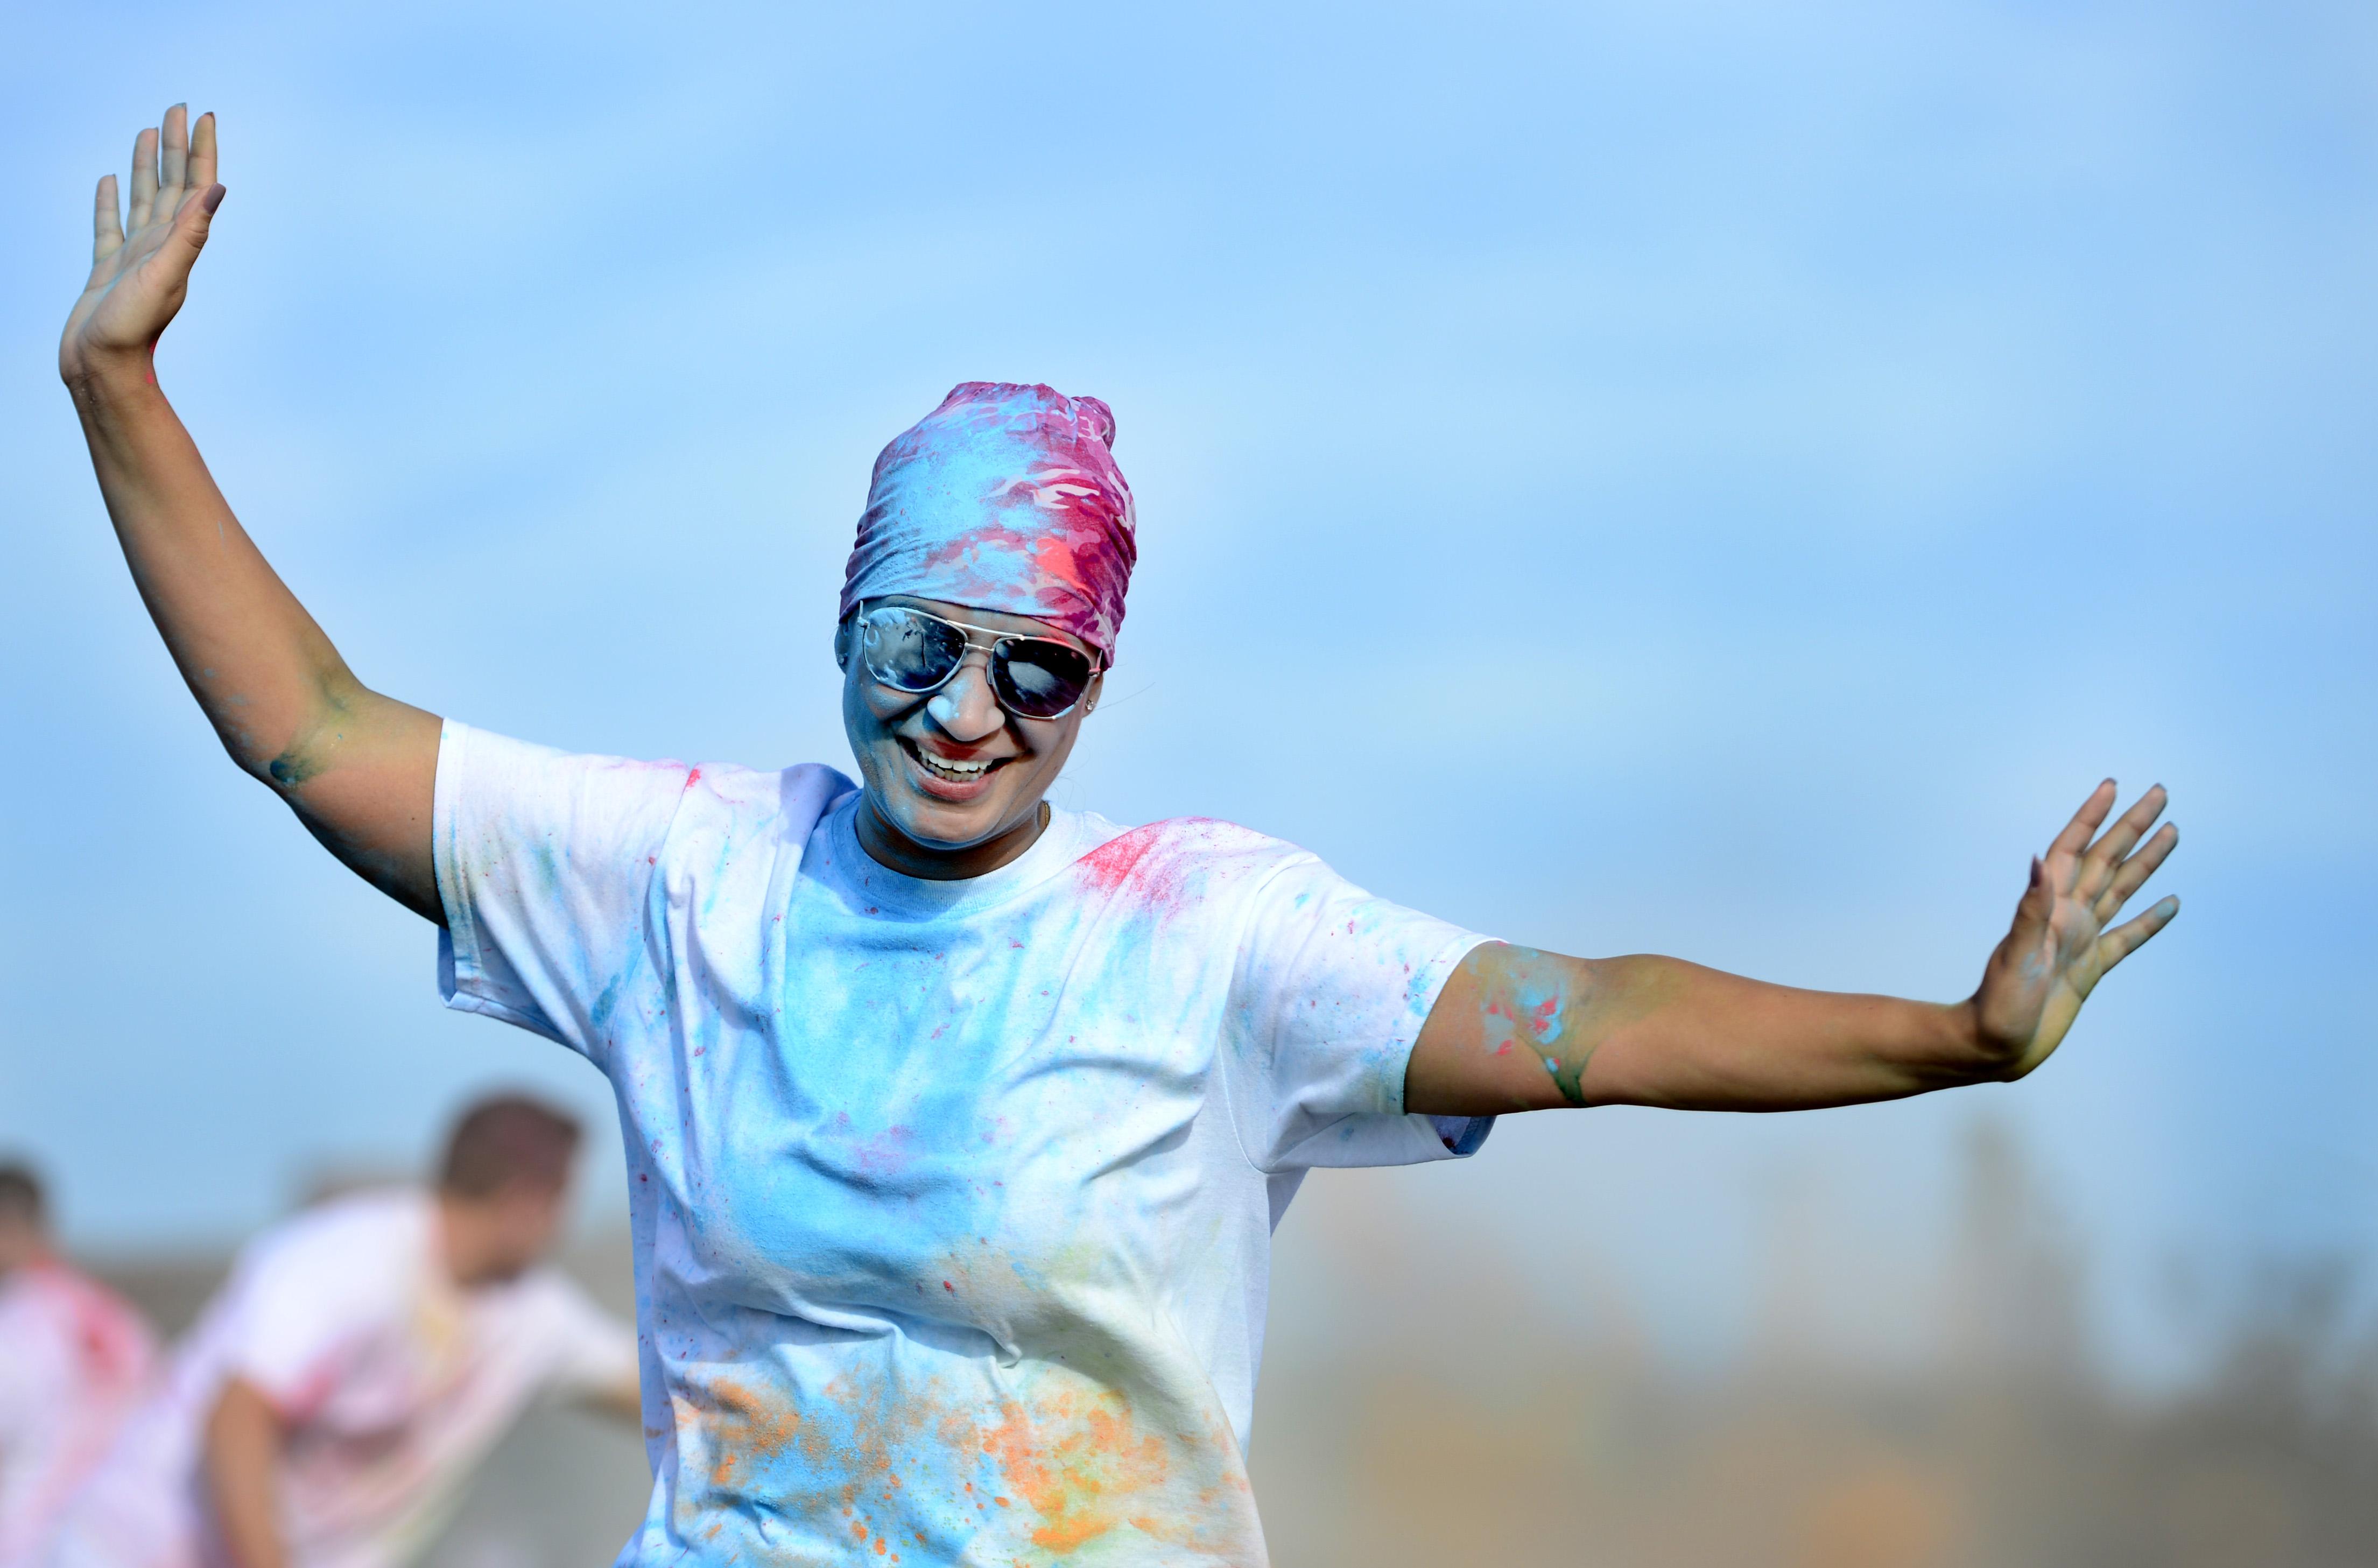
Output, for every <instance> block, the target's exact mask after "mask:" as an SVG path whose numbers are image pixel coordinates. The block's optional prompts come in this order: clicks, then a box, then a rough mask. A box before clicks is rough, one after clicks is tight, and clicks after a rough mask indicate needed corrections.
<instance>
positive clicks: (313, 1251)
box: [218, 1226, 400, 1421]
mask: <svg viewBox="0 0 2378 1568" xmlns="http://www.w3.org/2000/svg"><path fill="white" fill-rule="evenodd" d="M351 1232H352V1227H344V1226H342V1227H335V1228H332V1227H307V1228H306V1229H304V1230H301V1231H299V1232H298V1233H296V1234H294V1235H290V1236H280V1237H274V1238H271V1239H270V1240H269V1241H267V1242H266V1243H265V1245H264V1246H263V1247H262V1248H260V1249H259V1250H258V1252H257V1253H256V1254H254V1255H253V1256H252V1257H251V1258H250V1259H249V1260H246V1262H245V1263H244V1264H243V1266H242V1268H241V1270H240V1277H238V1278H236V1279H235V1280H234V1282H233V1285H232V1299H231V1303H230V1311H229V1312H228V1314H227V1315H226V1321H225V1322H224V1323H223V1324H222V1329H221V1331H220V1332H221V1338H220V1340H219V1341H218V1344H219V1345H220V1346H221V1352H222V1368H223V1370H224V1372H225V1373H226V1374H227V1375H229V1376H234V1377H239V1378H244V1379H246V1381H248V1382H250V1383H253V1384H254V1385H255V1386H256V1389H257V1392H258V1393H261V1394H263V1395H264V1397H265V1398H266V1400H268V1401H269V1402H270V1404H271V1405H272V1407H273V1409H275V1410H276V1411H278V1412H279V1413H280V1414H281V1417H282V1419H283V1420H288V1421H302V1420H305V1419H306V1417H309V1416H311V1415H313V1414H314V1412H315V1411H316V1410H317V1409H318V1407H319V1406H320V1405H321V1403H322V1402H323V1401H324V1400H325V1399H327V1398H329V1397H330V1394H331V1393H332V1392H333V1391H334V1390H335V1389H336V1388H337V1386H338V1381H339V1377H340V1374H341V1373H342V1371H343V1370H344V1369H346V1367H347V1364H348V1362H349V1360H350V1359H351V1357H352V1356H353V1354H354V1349H355V1347H356V1346H357V1345H362V1344H364V1343H365V1342H366V1341H367V1340H369V1339H370V1338H371V1337H372V1336H373V1335H374V1334H375V1333H378V1331H379V1329H380V1328H381V1326H382V1324H381V1320H382V1319H383V1318H384V1317H385V1316H386V1315H387V1305H386V1304H387V1301H388V1300H389V1299H390V1298H391V1297H397V1296H398V1295H399V1294H400V1293H399V1292H397V1291H395V1290H393V1289H391V1288H390V1286H389V1285H388V1284H387V1282H386V1277H385V1276H386V1275H387V1274H388V1272H389V1270H390V1261H389V1260H388V1259H387V1258H386V1257H384V1256H375V1255H373V1251H372V1249H370V1248H366V1247H359V1246H358V1245H357V1244H356V1238H355V1236H354V1235H353V1234H352V1233H351Z"/></svg>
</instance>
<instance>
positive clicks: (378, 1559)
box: [50, 1188, 636, 1568]
mask: <svg viewBox="0 0 2378 1568" xmlns="http://www.w3.org/2000/svg"><path fill="white" fill-rule="evenodd" d="M436 1219H437V1209H436V1202H435V1200H434V1199H432V1198H431V1197H430V1195H429V1194H427V1193H426V1192H421V1191H417V1190H414V1189H410V1188H394V1189H388V1190H382V1191H376V1192H364V1193H358V1194H355V1195H354V1196H352V1197H348V1198H342V1199H339V1200H335V1201H332V1202H329V1203H325V1204H322V1205H321V1206H319V1207H318V1208H315V1209H311V1210H307V1211H306V1212H303V1213H300V1214H298V1215H296V1216H295V1217H294V1218H292V1219H290V1220H287V1221H285V1222H283V1223H282V1224H278V1225H275V1226H274V1227H273V1228H271V1229H270V1230H268V1231H266V1232H265V1233H264V1234H263V1235H261V1236H258V1237H257V1238H256V1239H255V1240H253V1241H251V1242H250V1243H249V1244H248V1245H247V1246H246V1248H243V1249H242V1251H241V1253H240V1256H239V1259H238V1261H237V1262H236V1263H235V1264H234V1267H233V1270H232V1275H231V1279H230V1280H229V1282H228V1283H226V1284H225V1285H224V1286H223V1288H222V1293H221V1294H219V1295H218V1296H217V1297H215V1298H214V1300H213V1301H212V1302H210V1304H209V1305H208V1307H207V1309H206V1311H205V1313H204V1314H203V1315H202V1316H201V1317H200V1318H199V1320H198V1325H197V1326H196V1327H195V1328H193V1329H192V1330H191V1331H190V1333H189V1336H188V1337H187V1338H186V1339H185V1340H184V1341H183V1342H182V1344H181V1345H179V1346H178V1347H177V1348H176V1350H175V1352H174V1357H173V1364H172V1367H171V1369H170V1370H169V1371H168V1373H167V1375H166V1377H165V1379H164V1381H163V1385H162V1388H160V1390H159V1391H158V1392H157V1393H156V1394H155V1395H154V1396H153V1397H151V1398H150V1400H149V1402H148V1403H147V1404H145V1405H143V1406H142V1407H141V1408H140V1410H139V1411H138V1412H137V1413H136V1414H135V1415H134V1416H133V1417H131V1419H130V1420H129V1421H127V1422H126V1425H125V1429H124V1431H123V1434H122V1435H121V1437H120V1438H119V1439H118V1440H117V1442H116V1444H115V1446H114V1449H113V1451H111V1452H110V1453H109V1454H108V1456H107V1459H106V1460H105V1461H104V1462H103V1463H102V1465H100V1467H99V1469H98V1470H97V1471H96V1472H95V1473H94V1474H93V1475H92V1477H91V1478H90V1482H89V1483H88V1484H87V1485H86V1486H85V1487H84V1489H83V1490H82V1491H81V1493H80V1494H79V1495H78V1497H77V1498H76V1500H75V1502H74V1505H73V1508H72V1509H71V1511H70V1514H69V1517H68V1520H67V1523H66V1527H65V1529H64V1530H63V1531H62V1532H61V1534H60V1538H59V1540H58V1543H57V1546H56V1548H55V1549H54V1553H53V1555H52V1557H51V1559H50V1561H51V1562H52V1563H53V1564H54V1568H199V1565H201V1564H206V1563H210V1562H217V1561H219V1560H220V1557H221V1552H220V1549H219V1547H218V1546H217V1545H216V1544H215V1543H214V1542H213V1540H212V1538H211V1526H210V1525H209V1524H208V1523H207V1522H206V1521H207V1517H208V1510H207V1508H206V1505H205V1502H204V1493H203V1490H202V1488H203V1482H202V1479H201V1478H200V1475H199V1465H200V1461H201V1457H202V1442H203V1431H204V1427H205V1423H206V1420H207V1417H208V1416H209V1414H210V1412H211V1411H212V1410H213V1408H214V1405H215V1401H216V1399H217V1398H218V1397H219V1396H220V1394H221V1392H222V1386H223V1384H224V1382H225V1381H227V1380H229V1379H231V1378H233V1377H240V1378H245V1379H246V1380H247V1381H249V1382H250V1383H252V1384H254V1385H255V1386H256V1388H257V1391H258V1393H262V1394H263V1395H264V1397H265V1398H266V1399H267V1400H269V1401H270V1403H271V1405H273V1407H274V1409H275V1410H276V1411H278V1413H279V1414H280V1416H281V1418H282V1421H283V1422H284V1423H286V1425H287V1428H288V1434H289V1436H288V1442H287V1446H286V1448H285V1449H284V1451H283V1453H282V1469H281V1503H282V1530H283V1538H284V1540H285V1541H286V1542H287V1544H288V1547H289V1552H290V1562H292V1563H293V1564H294V1568H396V1565H398V1564H401V1563H403V1562H408V1561H410V1560H411V1559H412V1558H413V1557H414V1556H415V1555H417V1554H418V1553H419V1552H420V1551H421V1550H422V1549H423V1548H424V1547H425V1546H426V1545H427V1543H428V1540H429V1538H430V1537H431V1536H432V1535H433V1534H435V1533H436V1531H437V1530H438V1527H439V1526H442V1525H443V1524H444V1523H445V1522H446V1519H447V1518H448V1516H449V1515H450V1513H451V1511H452V1509H453V1507H454V1505H455V1504H456V1502H459V1501H460V1499H461V1493H462V1485H463V1483H464V1482H465V1481H466V1480H467V1479H468V1478H469V1476H470V1472H471V1469H472V1466H473V1465H474V1463H475V1462H476V1461H477V1460H478V1459H479V1458H481V1457H482V1456H483V1455H484V1454H485V1453H486V1452H487V1450H488V1449H490V1448H492V1447H493V1446H494V1445H495V1443H496V1441H498V1439H499V1438H501V1437H502V1436H503V1434H504V1431H505V1430H506V1429H507V1428H509V1427H510V1424H511V1423H512V1421H513V1420H514V1418H516V1417H518V1416H519V1415H520V1413H521V1411H522V1409H523V1408H524V1407H525V1406H526V1405H528V1403H529V1402H530V1401H531V1400H532V1399H533V1398H534V1397H535V1396H536V1395H538V1394H539V1393H545V1392H547V1391H552V1392H556V1393H593V1392H595V1391H598V1390H602V1389H607V1388H613V1387H619V1386H622V1385H624V1384H625V1382H626V1381H627V1380H628V1378H629V1377H630V1376H631V1375H633V1372H634V1369H635V1365H636V1350H635V1343H634V1339H633V1336H632V1335H631V1333H629V1331H628V1329H627V1326H626V1325H625V1324H622V1323H619V1322H617V1321H613V1320H612V1319H611V1318H609V1317H608V1316H607V1315H606V1314H605V1313H604V1312H602V1311H601V1309H598V1308H596V1307H595V1304H594V1303H593V1302H591V1301H589V1300H588V1299H587V1298H586V1297H585V1295H584V1293H582V1291H580V1290H579V1288H578V1287H577V1286H576V1285H572V1284H570V1281H568V1280H567V1279H565V1278H563V1277H562V1276H561V1275H560V1274H559V1273H558V1272H554V1271H553V1270H551V1269H542V1268H541V1269H532V1270H530V1271H529V1272H526V1273H524V1274H522V1275H520V1276H519V1277H518V1278H516V1279H513V1280H510V1281H507V1282H504V1283H501V1284H495V1285H479V1286H474V1287H473V1288H471V1289H468V1290H465V1289H462V1288H461V1287H459V1286H457V1285H455V1284H454V1282H453V1279H452V1277H451V1276H450V1274H448V1273H447V1272H446V1269H445V1267H444V1264H443V1263H442V1261H441V1260H440V1259H439V1257H438V1252H437V1231H436Z"/></svg>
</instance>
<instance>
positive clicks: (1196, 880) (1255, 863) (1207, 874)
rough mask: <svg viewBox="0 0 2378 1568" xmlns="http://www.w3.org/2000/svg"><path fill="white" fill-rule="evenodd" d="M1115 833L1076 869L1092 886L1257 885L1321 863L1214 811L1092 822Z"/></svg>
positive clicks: (1142, 893)
mask: <svg viewBox="0 0 2378 1568" xmlns="http://www.w3.org/2000/svg"><path fill="white" fill-rule="evenodd" d="M1089 825H1095V826H1098V827H1100V828H1103V829H1104V830H1106V831H1107V832H1108V833H1109V834H1111V837H1107V838H1105V839H1104V841H1103V842H1101V843H1099V844H1098V846H1097V847H1096V848H1094V849H1092V850H1089V851H1088V852H1087V853H1086V854H1084V855H1083V856H1082V857H1081V858H1080V859H1079V860H1076V861H1075V862H1074V863H1073V865H1072V867H1071V868H1069V869H1070V873H1071V874H1072V875H1074V876H1075V878H1076V879H1078V880H1079V881H1080V882H1081V883H1082V884H1083V885H1084V887H1085V890H1086V891H1089V892H1093V893H1099V894H1105V895H1108V896H1131V897H1135V898H1138V899H1146V900H1148V901H1154V902H1171V901H1177V900H1184V899H1213V898H1216V897H1221V896H1227V895H1229V894H1231V893H1245V892H1251V891H1253V890H1255V888H1258V887H1262V886H1263V885H1264V884H1265V883H1266V882H1267V881H1269V880H1270V879H1271V878H1272V877H1273V876H1274V875H1276V874H1278V873H1279V872H1280V871H1283V870H1285V869H1287V868H1289V867H1291V866H1298V865H1307V864H1318V863H1319V862H1317V861H1316V860H1315V857H1314V856H1313V854H1312V853H1311V852H1310V851H1308V850H1301V849H1299V848H1297V847H1296V846H1295V845H1294V844H1291V843H1289V842H1288V841H1287V840H1285V839H1281V838H1272V837H1271V836H1270V835H1268V834H1264V833H1257V832H1256V831H1255V830H1254V829H1253V828H1250V827H1242V826H1239V825H1238V824H1237V823H1235V822H1224V821H1221V820H1220V819H1219V818H1216V817H1210V816H1176V817H1170V818H1167V819H1166V820H1164V821H1162V822H1151V823H1149V824H1147V826H1143V827H1132V828H1117V827H1115V826H1114V825H1113V824H1111V823H1108V822H1106V821H1105V819H1103V818H1097V817H1093V818H1090V819H1089V820H1088V824H1086V826H1089Z"/></svg>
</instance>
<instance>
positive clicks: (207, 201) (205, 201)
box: [198, 185, 227, 217]
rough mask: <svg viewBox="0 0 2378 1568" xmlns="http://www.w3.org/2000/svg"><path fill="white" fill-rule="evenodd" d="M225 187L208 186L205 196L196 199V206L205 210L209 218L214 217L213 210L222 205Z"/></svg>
mask: <svg viewBox="0 0 2378 1568" xmlns="http://www.w3.org/2000/svg"><path fill="white" fill-rule="evenodd" d="M226 191H227V187H223V186H220V185H210V186H209V187H207V193H206V195H204V196H202V197H200V198H198V205H199V206H201V207H203V208H205V209H206V210H207V215H208V216H209V217H212V216H213V215H214V210H215V209H216V208H218V207H220V206H222V199H223V197H224V195H225V194H226Z"/></svg>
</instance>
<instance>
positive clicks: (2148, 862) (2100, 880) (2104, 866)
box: [1972, 778, 2180, 1079]
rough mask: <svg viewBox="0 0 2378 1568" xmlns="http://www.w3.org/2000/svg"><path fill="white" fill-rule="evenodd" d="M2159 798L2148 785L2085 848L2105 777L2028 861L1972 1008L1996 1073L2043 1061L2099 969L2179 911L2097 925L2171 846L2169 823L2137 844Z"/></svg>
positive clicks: (2103, 811)
mask: <svg viewBox="0 0 2378 1568" xmlns="http://www.w3.org/2000/svg"><path fill="white" fill-rule="evenodd" d="M2165 799H2166V797H2165V795H2164V790H2163V786H2162V785H2160V784H2158V785H2156V787H2155V788H2154V789H2152V790H2148V791H2147V792H2146V793H2145V794H2144V795H2142V796H2140V797H2139V801H2138V803H2137V804H2136V805H2133V806H2132V807H2131V809H2130V810H2129V811H2127V812H2124V813H2123V814H2122V815H2121V817H2120V820H2119V821H2117V822H2116V823H2115V824H2114V826H2111V827H2109V828H2108V829H2107V830H2106V832H2105V834H2104V836H2103V837H2101V838H2096V841H2095V842H2092V841H2091V838H2092V836H2093V835H2095V834H2096V832H2097V828H2098V826H2100V825H2101V824H2102V823H2104V822H2105V820H2106V817H2107V814H2108V813H2110V812H2111V811H2112V810H2113V809H2114V800H2115V791H2114V781H2113V780H2112V779H2110V778H2108V779H2107V780H2106V781H2105V782H2104V783H2103V784H2100V785H2098V786H2097V788H2096V790H2093V791H2092V792H2091V793H2090V796H2089V798H2088V800H2087V801H2085V802H2083V803H2082V806H2081V809H2080V810H2079V811H2078V812H2076V813H2075V814H2073V817H2072V821H2071V822H2069V823H2067V824H2065V825H2064V831H2063V832H2061V833H2060V834H2058V835H2057V836H2056V842H2054V843H2053V844H2050V845H2049V846H2048V855H2047V857H2046V858H2045V859H2034V860H2033V861H2032V862H2031V886H2030V887H2028V888H2026V889H2025V890H2024V895H2023V901H2022V902H2021V903H2019V904H2017V905H2016V906H2015V911H2014V928H2013V929H2012V930H2011V931H2009V932H2008V933H2007V935H2006V940H2005V941H2003V942H2000V944H1999V946H1998V950H1997V951H1996V952H1994V953H1992V954H1991V955H1990V961H1989V965H1988V968H1986V969H1985V970H1984V971H1982V985H1981V989H1980V990H1978V991H1976V993H1975V994H1974V999H1973V1003H1972V1007H1973V1009H1974V1016H1975V1019H1976V1023H1977V1024H1978V1026H1979V1029H1980V1031H1981V1036H1982V1042H1983V1043H1984V1044H1985V1046H1986V1047H1987V1048H1988V1049H1989V1050H1990V1051H1991V1052H1992V1053H1993V1054H1994V1055H1997V1056H1999V1057H2001V1058H2002V1059H2003V1060H2004V1061H2005V1062H2006V1064H2007V1067H2006V1071H2005V1074H2004V1076H2005V1077H2007V1078H2009V1079H2017V1078H2021V1077H2022V1076H2023V1075H2024V1074H2025V1073H2027V1072H2029V1071H2030V1070H2031V1069H2032V1068H2034V1067H2037V1066H2039V1064H2040V1063H2042V1062H2044V1061H2046V1060H2048V1055H2049V1053H2051V1052H2053V1051H2054V1050H2055V1049H2056V1047H2057V1045H2058V1044H2059V1043H2060V1042H2061V1041H2062V1040H2063V1039H2064V1032H2065V1031H2067V1030H2069V1029H2071V1028H2072V1019H2073V1018H2074V1017H2075V1016H2076V1015H2077V1014H2078V1013H2079V1012H2080V1011H2081V1004H2082V1003H2083V1002H2084V1001H2086V1000H2087V999H2088V996H2089V993H2090V991H2091V990H2093V989H2094V988H2095V987H2096V983H2097V982H2098V981H2100V980H2102V979H2104V978H2105V974H2106V971H2108V970H2110V969H2112V968H2113V967H2114V966H2115V965H2116V964H2118V963H2120V962H2121V961H2122V960H2123V959H2126V958H2128V957H2130V956H2131V954H2132V953H2133V952H2136V951H2137V950H2138V948H2139V947H2141V946H2142V945H2143V944H2144V942H2145V941H2146V939H2147V938H2148V937H2150V936H2153V935H2155V934H2156V932H2158V931H2161V930H2162V929H2163V928H2164V927H2165V926H2166V925H2168V924H2169V923H2171V917H2172V916H2174V915H2176V914H2178V913H2179V912H2180V900H2179V899H2161V900H2160V901H2158V902H2157V903H2156V904H2155V905H2154V906H2153V907H2152V908H2150V909H2149V910H2147V911H2146V912H2144V914H2141V915H2139V916H2137V917H2136V918H2135V919H2132V920H2131V921H2128V922H2126V923H2123V924H2121V925H2118V926H2115V927H2114V928H2113V929H2112V930H2111V931H2108V930H2107V929H2106V925H2107V923H2108V922H2109V921H2111V920H2112V919H2113V918H2114V917H2115V916H2116V915H2117V914H2119V913H2120V912H2121V908H2122V906H2123V905H2124V904H2125V903H2128V902H2129V901H2130V898H2131V895H2132V894H2133V893H2135V892H2137V891H2138V890H2139V888H2140V887H2142V886H2143V885H2144V883H2145V882H2146V879H2147V878H2148V877H2150V876H2152V875H2154V874H2155V872H2156V867H2157V866H2159V865H2161V864H2163V862H2164V857H2165V856H2167V855H2168V854H2170V853H2171V851H2172V846H2173V845H2175V844H2178V843H2179V842H2180V829H2179V828H2177V827H2175V826H2172V825H2171V824H2170V823H2166V824H2164V825H2163V826H2162V827H2160V828H2158V829H2156V833H2155V836H2154V837H2153V838H2146V833H2147V830H2148V829H2149V828H2150V827H2154V826H2155V820H2156V817H2158V816H2161V815H2162V814H2163V808H2164V802H2165ZM2142 838H2145V842H2144V844H2142V843H2141V842H2140V840H2141V839H2142Z"/></svg>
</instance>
